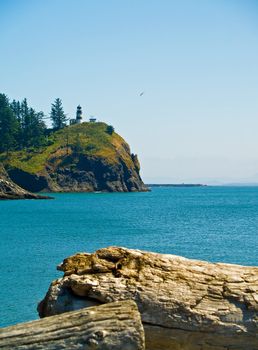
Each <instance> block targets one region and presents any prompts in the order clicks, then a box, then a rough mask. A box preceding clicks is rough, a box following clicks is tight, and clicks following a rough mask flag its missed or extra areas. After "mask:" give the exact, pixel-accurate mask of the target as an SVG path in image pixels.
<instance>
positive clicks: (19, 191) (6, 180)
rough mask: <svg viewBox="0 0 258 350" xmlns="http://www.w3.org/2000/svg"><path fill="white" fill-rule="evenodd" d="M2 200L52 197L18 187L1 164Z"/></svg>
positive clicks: (0, 187)
mask: <svg viewBox="0 0 258 350" xmlns="http://www.w3.org/2000/svg"><path fill="white" fill-rule="evenodd" d="M2 199H50V197H47V196H41V195H38V194H35V193H31V192H28V191H26V190H24V189H23V188H21V187H20V186H18V185H16V184H15V183H14V182H13V181H12V180H11V179H10V177H9V176H8V174H7V172H6V171H5V169H4V167H3V166H2V165H1V164H0V200H2Z"/></svg>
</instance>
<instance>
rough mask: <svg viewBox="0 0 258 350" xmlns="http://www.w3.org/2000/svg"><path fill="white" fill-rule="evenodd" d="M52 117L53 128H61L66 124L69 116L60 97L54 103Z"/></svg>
mask: <svg viewBox="0 0 258 350" xmlns="http://www.w3.org/2000/svg"><path fill="white" fill-rule="evenodd" d="M50 118H51V120H52V126H53V129H55V130H59V129H62V128H63V127H65V126H66V122H67V118H66V114H65V113H64V110H63V106H62V101H61V99H60V98H57V99H56V100H55V102H54V103H52V105H51V112H50Z"/></svg>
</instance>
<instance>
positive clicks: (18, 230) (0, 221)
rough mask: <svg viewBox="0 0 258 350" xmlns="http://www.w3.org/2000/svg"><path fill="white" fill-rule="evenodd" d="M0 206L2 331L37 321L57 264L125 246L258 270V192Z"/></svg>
mask: <svg viewBox="0 0 258 350" xmlns="http://www.w3.org/2000/svg"><path fill="white" fill-rule="evenodd" d="M54 196H55V200H43V201H0V242H1V243H0V257H1V259H0V271H1V288H0V301H1V302H0V326H1V327H3V326H6V325H10V324H15V323H18V322H22V321H28V320H32V319H36V318H37V312H36V307H37V303H38V302H39V301H40V300H41V299H42V298H43V297H44V295H45V293H46V291H47V289H48V286H49V284H50V282H51V281H52V280H53V279H54V278H56V277H58V276H61V274H60V273H58V272H57V271H56V270H55V267H56V265H57V264H58V263H60V262H61V261H62V260H63V259H64V258H65V257H67V256H69V255H71V254H74V253H76V252H82V251H86V252H92V251H94V250H95V249H98V248H101V247H105V246H109V245H119V246H126V247H130V248H138V249H144V250H149V251H156V252H161V253H171V254H178V255H183V256H185V257H188V258H197V259H203V260H208V261H214V262H216V261H223V262H228V263H239V264H244V265H258V255H257V245H258V187H192V188H172V187H161V188H153V190H152V192H149V193H124V194H122V193H113V194H86V193H81V194H75V193H69V194H55V195H54Z"/></svg>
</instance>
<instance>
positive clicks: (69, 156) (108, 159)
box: [5, 123, 148, 192]
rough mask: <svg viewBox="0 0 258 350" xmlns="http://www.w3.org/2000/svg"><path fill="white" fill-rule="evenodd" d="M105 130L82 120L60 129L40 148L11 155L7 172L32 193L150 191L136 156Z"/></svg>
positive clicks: (116, 135) (119, 138)
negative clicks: (79, 122)
mask: <svg viewBox="0 0 258 350" xmlns="http://www.w3.org/2000/svg"><path fill="white" fill-rule="evenodd" d="M106 129H107V125H106V124H105V123H82V124H80V125H73V126H70V127H67V128H64V129H62V130H59V131H57V132H55V133H53V135H52V136H51V137H52V144H50V145H49V146H46V147H45V148H42V150H37V151H35V152H33V151H27V153H26V154H25V156H24V152H20V153H19V152H13V153H12V154H11V155H9V158H8V159H6V160H5V163H6V169H7V171H8V174H9V176H10V178H11V179H12V180H13V181H14V182H15V183H17V184H18V185H19V186H21V187H23V188H25V189H26V190H28V191H32V192H40V191H44V192H95V191H101V192H137V191H148V188H147V187H146V186H145V185H144V183H143V181H142V179H141V177H140V163H139V160H138V158H137V156H136V155H134V154H131V151H130V147H129V145H128V144H127V143H126V142H125V140H124V139H123V138H122V137H121V136H119V135H118V134H116V133H115V132H114V133H112V135H110V134H108V133H107V132H106ZM50 141H51V140H50ZM17 160H18V161H17Z"/></svg>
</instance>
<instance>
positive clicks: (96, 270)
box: [39, 247, 258, 350]
mask: <svg viewBox="0 0 258 350" xmlns="http://www.w3.org/2000/svg"><path fill="white" fill-rule="evenodd" d="M58 268H59V269H60V270H62V271H64V273H65V276H64V277H63V278H61V279H59V280H57V281H55V282H54V283H52V285H51V286H50V289H49V292H48V294H47V295H46V297H45V299H44V300H43V301H42V302H41V304H40V305H39V312H40V314H41V316H46V315H52V314H55V313H60V312H63V311H66V310H67V309H69V308H71V309H72V308H76V307H81V306H82V305H85V306H87V302H88V301H89V300H96V301H97V302H101V303H109V302H112V301H115V300H124V299H132V300H134V301H135V302H136V303H137V305H138V308H139V310H140V312H141V317H142V322H143V325H144V329H145V332H146V334H145V337H146V348H147V349H151V350H161V349H166V350H169V349H171V350H172V349H173V350H178V349H180V350H215V349H216V350H226V349H230V350H247V349H248V350H257V349H258V337H257V330H258V267H245V266H238V265H230V264H211V263H207V262H202V261H197V260H189V259H185V258H182V257H177V256H173V255H162V254H155V253H148V252H141V251H138V250H129V249H125V248H117V247H110V248H106V249H101V250H99V251H97V252H96V253H94V254H86V253H85V254H77V255H75V256H72V257H70V258H67V259H65V260H64V262H63V264H62V265H60V266H59V267H58Z"/></svg>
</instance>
